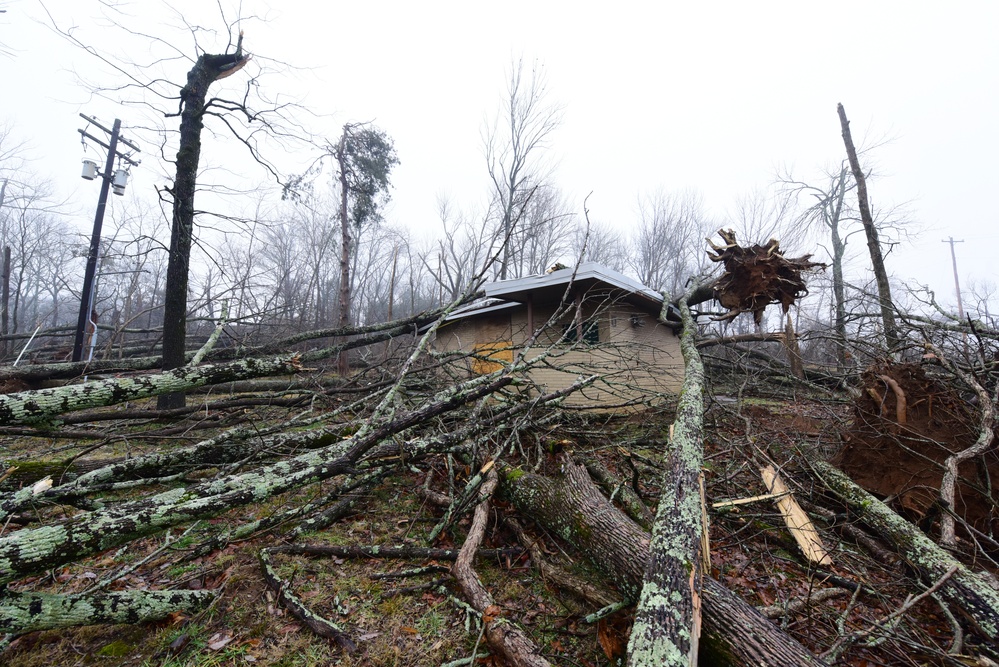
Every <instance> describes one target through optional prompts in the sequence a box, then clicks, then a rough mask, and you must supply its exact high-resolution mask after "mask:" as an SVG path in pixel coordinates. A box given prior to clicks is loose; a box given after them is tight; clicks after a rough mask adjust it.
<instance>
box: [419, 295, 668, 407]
mask: <svg viewBox="0 0 999 667" xmlns="http://www.w3.org/2000/svg"><path fill="white" fill-rule="evenodd" d="M567 310H568V312H566V313H564V314H563V315H562V316H561V317H558V318H554V317H553V315H554V314H555V312H556V307H555V306H554V305H540V306H539V305H534V306H533V308H532V311H533V316H532V319H533V324H534V327H535V328H540V327H542V326H544V325H545V324H546V323H549V326H547V327H546V328H545V329H544V330H543V331H542V333H541V334H540V335H539V336H538V338H537V340H535V342H534V345H533V346H532V348H531V349H530V350H528V352H527V357H528V358H529V359H532V358H537V356H539V355H540V354H542V353H547V355H548V357H547V359H546V360H544V361H542V362H541V364H540V365H538V366H536V367H534V368H532V369H531V370H530V371H529V372H528V377H529V378H530V379H531V380H532V381H533V382H534V383H535V384H537V385H538V386H539V387H540V388H541V390H543V391H555V390H558V389H563V388H565V387H568V386H569V385H571V384H572V383H573V382H575V381H576V379H577V378H579V377H580V376H589V375H593V374H598V375H599V376H600V378H599V379H598V380H597V382H596V383H594V384H593V385H591V386H590V387H588V388H586V389H585V390H583V391H581V392H576V393H575V394H573V395H571V396H570V397H569V398H568V399H567V401H566V403H567V404H568V405H572V406H577V407H590V408H594V409H608V410H610V409H615V410H616V409H624V408H620V407H618V406H620V405H621V404H622V403H627V402H629V401H653V402H656V399H657V398H659V397H662V396H666V395H675V394H677V393H679V391H680V387H681V385H682V383H683V358H682V356H681V354H680V344H679V339H678V338H677V336H676V334H674V333H673V331H672V330H671V329H670V328H669V327H667V326H665V325H663V324H661V323H659V322H658V321H657V318H656V317H654V316H652V315H650V314H648V313H644V312H641V311H640V310H639V309H637V308H636V307H635V306H633V305H631V304H628V303H626V302H623V301H616V302H615V301H609V300H606V299H605V300H601V301H596V300H593V299H590V300H587V301H584V303H583V305H582V318H583V320H584V321H587V322H590V321H596V323H597V327H598V331H599V334H598V336H599V342H598V343H596V344H593V345H591V344H586V343H576V342H574V343H567V342H566V341H565V339H564V337H563V336H564V333H565V331H566V328H567V327H570V326H573V322H574V318H573V316H574V309H572V308H570V309H567ZM528 319H529V315H528V307H527V305H523V304H520V305H517V306H514V307H512V308H509V309H506V310H502V311H498V312H490V313H483V314H481V315H479V316H476V315H470V316H468V317H465V318H463V319H460V320H456V321H453V322H450V323H448V324H447V325H445V326H444V327H443V328H441V329H440V330H439V331H438V334H437V341H436V346H437V349H438V350H440V351H454V352H456V351H466V352H468V351H473V350H477V351H478V352H479V354H480V356H481V357H483V358H485V360H482V359H480V360H478V361H474V360H471V361H466V362H465V363H466V368H467V371H468V372H469V373H472V372H489V371H491V370H494V369H495V368H496V366H495V365H494V364H496V363H499V362H500V361H509V360H512V359H513V357H514V356H515V354H518V353H519V352H520V351H521V350H522V349H523V347H524V345H525V344H526V343H527V341H528V339H529V337H530V334H531V332H530V331H529V329H528ZM549 320H551V322H549Z"/></svg>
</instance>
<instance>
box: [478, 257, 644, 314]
mask: <svg viewBox="0 0 999 667" xmlns="http://www.w3.org/2000/svg"><path fill="white" fill-rule="evenodd" d="M569 283H572V285H573V287H575V288H578V289H580V290H582V291H584V292H587V291H589V290H590V289H592V288H594V287H597V288H599V287H600V286H607V287H611V288H613V289H616V290H620V291H621V292H622V296H623V298H624V299H625V300H627V301H629V302H630V303H632V304H633V305H636V306H639V307H642V308H643V309H645V310H647V311H648V312H650V313H653V314H655V315H658V314H659V311H660V310H661V309H662V304H663V296H662V294H659V293H658V292H655V291H653V290H651V289H649V288H648V287H646V286H645V285H642V284H641V283H639V282H638V281H636V280H632V279H631V278H629V277H627V276H625V275H624V274H621V273H618V272H617V271H614V270H613V269H609V268H607V267H606V266H604V265H602V264H598V263H597V262H583V263H581V264H579V265H577V266H576V267H570V268H567V269H559V270H558V271H552V272H551V273H545V274H542V275H537V276H525V277H523V278H514V279H513V280H500V281H497V282H493V283H486V284H485V285H483V286H482V289H483V290H484V291H485V293H486V296H487V297H491V298H499V299H505V300H508V301H517V302H520V303H524V302H526V301H527V298H528V295H529V294H530V295H533V297H534V298H535V299H538V298H540V299H555V300H557V299H561V297H562V295H563V294H564V293H565V289H566V287H567V286H568V285H569Z"/></svg>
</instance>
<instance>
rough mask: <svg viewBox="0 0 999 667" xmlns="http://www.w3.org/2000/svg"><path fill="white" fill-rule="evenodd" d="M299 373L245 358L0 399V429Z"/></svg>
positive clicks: (287, 362) (282, 364)
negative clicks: (225, 384) (168, 394)
mask: <svg viewBox="0 0 999 667" xmlns="http://www.w3.org/2000/svg"><path fill="white" fill-rule="evenodd" d="M299 370H301V364H300V363H299V361H298V357H278V358H275V359H244V360H242V361H234V362H232V363H228V364H218V365H209V366H200V367H197V368H189V367H183V368H175V369H173V370H171V371H165V372H163V373H157V374H154V375H142V376H138V377H131V378H111V379H107V380H98V381H96V382H86V383H84V384H79V385H70V386H66V387H57V388H55V389H38V390H35V391H22V392H18V393H16V394H6V395H0V425H12V424H31V423H44V422H47V421H51V420H52V419H53V418H54V417H56V416H57V415H60V414H62V413H65V412H72V411H74V410H84V409H87V408H96V407H99V406H105V405H114V404H116V403H123V402H125V401H134V400H138V399H140V398H148V397H150V396H159V395H162V394H165V393H167V392H176V391H185V390H187V389H193V388H196V387H202V386H204V385H208V384H221V383H223V382H232V381H234V380H245V379H249V378H255V377H263V376H267V375H288V374H292V373H297V372H298V371H299Z"/></svg>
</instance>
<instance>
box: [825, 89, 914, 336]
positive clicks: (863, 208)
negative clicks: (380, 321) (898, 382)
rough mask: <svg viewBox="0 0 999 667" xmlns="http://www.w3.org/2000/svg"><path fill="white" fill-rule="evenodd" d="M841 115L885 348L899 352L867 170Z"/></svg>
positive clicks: (839, 108)
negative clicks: (863, 167) (875, 290)
mask: <svg viewBox="0 0 999 667" xmlns="http://www.w3.org/2000/svg"><path fill="white" fill-rule="evenodd" d="M836 111H837V113H839V123H840V128H841V129H842V132H843V143H844V144H845V145H846V155H847V157H848V158H849V160H850V169H851V170H852V171H853V178H854V179H855V180H856V181H857V203H858V208H859V209H860V221H861V222H862V223H863V225H864V234H865V235H866V236H867V250H868V252H870V255H871V266H872V267H873V268H874V280H875V281H876V282H877V285H878V299H879V301H880V304H881V320H882V322H883V323H884V330H885V332H884V333H885V344H886V345H887V347H888V351H889V352H892V351H894V350H896V349H898V347H899V344H900V342H901V338H900V337H899V333H898V325H897V324H896V323H895V303H894V302H893V301H892V298H891V284H890V283H889V282H888V271H887V270H886V269H885V260H884V256H883V255H882V253H881V243H880V242H879V241H878V229H877V227H876V226H875V225H874V216H873V215H872V214H871V206H870V203H869V201H868V198H867V179H866V178H865V176H864V170H863V169H861V168H860V159H859V158H858V157H857V149H856V147H855V146H854V145H853V136H852V135H851V134H850V121H849V120H847V118H846V110H845V109H844V108H843V105H842V104H839V105H837V106H836Z"/></svg>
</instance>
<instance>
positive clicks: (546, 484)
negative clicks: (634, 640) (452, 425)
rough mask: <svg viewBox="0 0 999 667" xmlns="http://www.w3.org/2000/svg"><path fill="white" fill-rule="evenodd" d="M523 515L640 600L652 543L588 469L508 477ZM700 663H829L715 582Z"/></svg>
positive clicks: (507, 488)
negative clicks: (545, 474)
mask: <svg viewBox="0 0 999 667" xmlns="http://www.w3.org/2000/svg"><path fill="white" fill-rule="evenodd" d="M501 475H502V480H501V481H502V491H503V493H504V495H506V496H507V497H509V498H510V499H511V500H512V501H513V503H514V505H515V506H516V507H517V510H518V511H519V512H520V513H521V514H523V515H524V516H530V517H532V518H533V519H534V520H535V521H536V522H537V523H538V524H539V525H541V526H542V527H544V528H545V529H546V530H548V531H550V532H551V533H553V534H555V535H557V536H558V537H560V538H561V539H564V540H565V541H566V542H568V543H570V544H572V545H573V547H575V548H576V549H577V550H578V551H579V552H581V553H583V554H586V556H587V558H589V559H590V560H591V561H592V562H593V564H594V565H595V566H596V567H598V568H599V569H600V570H601V571H602V572H603V573H604V574H605V575H606V576H607V577H608V578H609V579H610V580H611V581H612V582H614V584H615V585H616V586H618V588H620V589H621V592H622V593H624V595H625V596H626V597H627V598H629V599H631V600H637V599H638V596H639V594H640V593H641V590H642V581H643V579H644V576H645V570H646V565H647V563H648V561H649V555H650V554H649V543H650V539H649V535H648V533H646V532H644V531H643V530H642V529H641V528H639V527H638V526H637V525H636V524H635V523H634V522H632V521H631V520H629V519H628V517H627V516H625V515H624V514H623V513H622V512H621V511H619V510H618V509H617V508H616V507H614V505H612V504H611V503H610V501H608V500H607V499H606V498H605V497H604V496H603V495H602V494H601V493H600V491H599V489H598V488H597V487H596V485H595V484H594V483H593V482H592V480H591V479H590V477H589V475H587V473H586V469H585V468H584V467H582V466H580V465H576V464H575V463H573V462H572V461H571V460H569V459H568V458H564V459H563V460H562V461H561V474H560V475H559V476H558V477H554V478H552V477H544V476H541V475H535V474H531V473H522V472H521V471H519V470H505V471H501ZM703 586H704V588H703V591H704V606H703V620H704V624H703V627H702V630H701V642H700V652H699V653H700V661H701V663H702V664H709V665H739V666H743V665H745V666H746V667H749V666H750V665H751V666H752V667H759V666H760V665H766V666H768V667H792V666H795V665H801V666H809V667H815V666H818V665H824V664H825V663H824V662H822V661H821V660H819V659H818V658H816V657H815V656H814V655H812V653H811V652H809V651H808V649H806V648H805V647H804V646H802V645H801V644H799V643H798V642H797V641H795V640H794V639H793V638H791V637H790V636H788V635H787V634H786V633H784V632H782V631H781V630H780V629H779V628H777V626H775V625H773V624H772V623H771V622H770V621H769V620H767V618H766V617H765V616H763V614H761V613H760V612H759V611H757V610H756V609H755V608H754V607H752V606H750V605H749V604H747V603H746V602H744V601H743V600H742V599H741V598H739V596H737V595H735V594H734V593H732V592H731V591H729V590H728V589H727V588H725V587H724V586H722V585H721V584H719V583H718V582H717V581H715V580H714V579H711V578H710V577H705V578H704V579H703Z"/></svg>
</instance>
